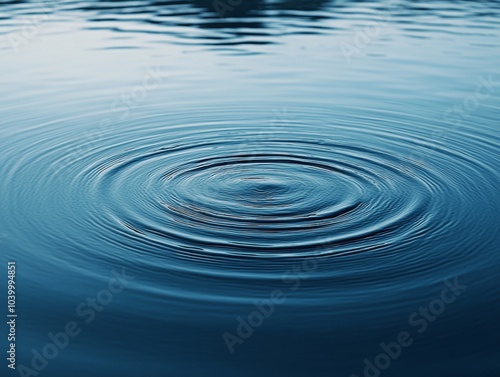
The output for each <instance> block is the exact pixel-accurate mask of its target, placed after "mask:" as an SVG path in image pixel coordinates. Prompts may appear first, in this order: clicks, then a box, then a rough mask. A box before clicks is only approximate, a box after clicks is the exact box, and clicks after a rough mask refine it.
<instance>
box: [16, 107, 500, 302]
mask: <svg viewBox="0 0 500 377" xmlns="http://www.w3.org/2000/svg"><path fill="white" fill-rule="evenodd" d="M297 109H298V110H297V111H296V112H297V114H298V116H297V119H294V120H291V121H289V122H287V123H286V124H283V125H280V126H278V127H271V128H269V120H268V119H266V118H265V117H264V116H262V117H260V118H259V117H258V116H256V115H255V114H256V113H257V112H256V111H250V110H249V111H247V112H242V111H238V112H236V111H230V110H229V109H219V110H218V111H216V110H213V109H206V108H205V109H200V110H199V111H197V112H194V113H192V114H191V115H190V116H189V117H186V113H185V112H179V113H178V114H175V113H174V114H169V116H168V117H167V116H164V115H162V114H159V115H156V116H154V117H141V116H138V118H137V120H136V121H130V122H129V124H128V126H129V127H128V128H127V129H126V130H123V132H121V133H117V132H116V130H111V132H105V131H104V132H102V134H101V135H100V137H99V139H97V140H93V141H92V142H89V143H87V144H84V145H83V146H80V148H78V149H72V148H71V146H70V145H68V144H60V145H56V146H55V147H53V148H52V149H51V150H48V151H46V153H45V154H36V153H31V152H30V148H31V144H30V145H28V144H27V145H26V160H25V161H24V160H21V161H19V162H18V167H17V170H16V174H17V178H18V179H22V178H20V177H23V176H27V177H31V178H30V179H33V177H35V178H36V179H37V180H38V182H39V183H38V185H37V187H38V189H39V195H40V196H42V195H43V197H44V199H43V201H39V202H36V200H37V198H33V200H32V201H30V200H28V201H26V200H25V201H24V203H23V204H20V205H19V206H18V207H19V210H28V207H31V208H32V207H34V206H37V208H39V211H40V212H41V213H44V214H45V216H46V220H47V221H46V224H48V225H47V227H46V229H44V230H43V231H44V232H45V234H46V235H48V236H50V237H51V238H52V240H60V239H68V240H72V241H73V242H74V245H71V246H70V247H68V245H65V246H64V248H62V250H63V251H61V252H59V251H57V250H55V251H54V255H53V256H52V258H56V259H60V260H64V261H65V262H66V263H70V264H71V263H73V262H74V265H75V266H77V265H78V263H82V260H85V259H88V260H89V261H92V260H96V259H98V260H100V261H101V262H102V266H106V265H116V264H118V263H119V264H123V263H131V264H133V265H134V268H137V269H143V270H144V271H149V273H150V274H151V279H152V280H154V279H155V278H154V276H156V279H157V278H161V276H162V275H163V274H165V273H167V274H170V276H171V278H172V276H173V274H175V275H178V274H183V276H184V277H183V279H184V278H185V279H188V278H191V279H192V278H194V276H196V278H197V279H209V277H218V278H224V277H225V278H227V280H226V282H227V283H228V284H230V285H231V286H233V287H235V288H236V287H240V289H244V290H245V289H248V288H249V286H248V283H249V281H251V282H253V283H256V284H257V282H263V281H268V280H273V281H281V279H282V276H283V273H284V272H286V271H288V270H289V269H290V268H294V267H295V266H297V265H299V266H300V265H301V263H303V262H304V261H308V260H309V261H311V260H313V261H314V262H313V263H315V264H317V266H318V268H317V269H315V270H314V271H313V272H310V273H309V274H308V279H309V280H308V281H309V282H311V284H312V287H314V289H318V287H321V284H322V283H326V282H327V281H328V279H333V280H334V281H341V282H342V284H344V285H345V284H354V285H357V286H359V285H362V286H365V288H366V284H368V283H369V282H371V283H370V284H371V285H372V286H373V287H376V286H377V284H384V282H389V281H390V282H391V284H396V282H398V281H399V282H400V283H401V285H405V284H407V283H408V281H411V280H414V279H415V278H416V277H417V276H418V274H419V271H432V270H435V271H438V270H439V271H440V272H439V273H436V276H437V278H438V279H441V277H442V276H449V275H453V274H455V272H454V271H462V272H463V271H464V269H467V268H477V264H484V263H487V261H488V258H489V256H487V257H485V256H484V255H483V256H481V255H480V254H477V253H474V250H476V249H477V247H480V245H478V244H477V243H475V241H474V239H475V238H474V237H475V235H477V234H481V235H482V237H483V240H486V239H489V238H491V237H490V236H488V235H487V234H485V233H484V232H485V230H484V229H483V228H482V227H481V222H478V221H476V220H475V219H477V208H480V207H482V208H483V209H482V210H481V216H482V217H483V218H488V217H489V216H494V212H495V208H494V207H491V208H485V207H484V205H483V204H484V203H486V202H487V200H488V195H489V194H488V193H489V192H491V191H492V190H493V188H492V187H490V186H489V185H491V184H492V183H491V182H493V181H494V180H491V179H490V180H489V181H488V182H486V181H485V180H482V177H484V176H488V175H490V177H494V176H495V173H494V170H493V168H492V167H491V166H490V165H489V164H488V163H485V162H483V161H482V160H481V157H480V156H482V155H483V154H484V151H485V150H491V151H493V148H492V145H491V143H490V141H488V138H490V137H491V136H488V138H486V137H485V138H476V139H471V140H470V141H468V142H467V143H464V144H463V145H462V144H461V143H462V142H463V141H464V139H462V138H460V139H457V140H456V141H450V142H448V143H446V144H445V143H439V142H436V143H430V142H429V138H428V134H429V131H428V130H427V129H425V127H422V126H421V119H419V118H418V117H410V116H407V115H406V116H402V115H399V116H398V117H395V116H394V114H379V113H377V112H376V111H368V110H363V109H357V110H356V112H357V113H359V114H360V115H359V116H356V117H354V116H350V117H344V118H342V119H340V118H338V115H336V114H337V113H336V112H335V111H333V110H332V109H325V108H316V109H309V110H307V109H301V108H299V107H297ZM352 112H353V113H354V112H355V111H354V110H353V111H352ZM220 114H223V118H224V120H223V121H221V120H220V118H221V115H220ZM167 118H168V119H169V123H168V124H164V123H163V122H164V119H167ZM391 118H394V120H391ZM382 119H383V120H384V122H385V123H386V125H384V124H383V123H381V120H382ZM325 120H329V121H328V122H326V124H325ZM419 125H420V126H419ZM417 126H419V127H417ZM395 131H397V132H395ZM40 132H42V127H41V128H40ZM35 136H37V135H35ZM39 137H40V138H42V140H44V139H43V138H45V139H47V140H49V141H50V143H51V144H52V145H54V144H55V143H54V142H53V140H58V139H64V138H63V137H62V135H61V131H60V130H59V129H58V128H54V131H53V133H47V132H45V133H44V134H43V136H42V135H39ZM464 146H466V147H467V148H464ZM61 150H72V151H73V153H72V154H69V155H68V154H63V153H61V152H60V151H61ZM49 160H50V162H49V163H47V161H49ZM41 161H45V162H44V163H45V164H46V165H54V166H57V167H58V169H56V171H55V173H54V174H51V175H48V176H43V177H42V176H41V175H40V172H34V171H33V169H32V168H31V166H35V165H36V164H40V163H41ZM12 195H14V193H12ZM15 195H19V196H23V197H24V198H26V195H23V193H22V192H19V193H16V194H15ZM11 201H12V202H18V203H21V202H20V201H19V200H18V199H16V198H15V197H12V198H11ZM61 203H64V204H65V205H61ZM23 206H24V207H23ZM25 207H26V208H25ZM54 224H56V225H54ZM57 224H59V226H57ZM18 226H19V227H22V226H23V224H18ZM37 226H38V227H42V226H43V225H40V224H38V225H37ZM62 230H64V233H65V236H64V237H62V236H61V233H60V232H61V231H62ZM458 233H460V234H461V237H462V239H461V243H460V249H457V248H456V247H450V246H449V245H450V244H452V243H454V242H455V238H456V234H458ZM52 242H55V241H52ZM102 250H105V252H102ZM82 253H84V255H82ZM72 261H73V262H72ZM465 261H467V263H466V264H464V263H465ZM422 266H425V269H423V267H422ZM156 274H159V275H156ZM374 276H377V279H376V282H377V283H376V284H374V283H373V281H374V280H373V279H374V278H373V277H374ZM172 279H173V278H172ZM314 279H317V281H316V283H313V281H314ZM320 282H322V283H320ZM151 284H152V283H147V284H146V286H145V289H151V287H152V286H153V285H151ZM258 284H260V283H258ZM181 285H182V284H180V283H179V285H178V286H176V288H175V289H174V290H175V291H176V292H177V291H179V292H181V291H182V288H181ZM185 286H187V287H189V286H190V285H189V284H187V285H185ZM223 286H224V285H223ZM199 288H200V289H202V288H201V287H199ZM203 289H205V287H203ZM210 289H211V293H212V294H213V295H215V296H216V297H219V296H220V295H221V294H222V292H224V293H223V294H224V295H229V294H235V295H236V294H237V293H236V290H235V291H234V292H233V293H230V292H232V291H231V290H230V289H228V287H225V288H224V289H222V288H220V287H217V286H211V288H210ZM374 289H375V288H374ZM358 292H359V294H361V293H363V292H365V291H363V290H360V291H358ZM170 293H172V292H170ZM317 293H318V294H319V295H321V290H319V291H318V292H317ZM345 294H346V295H347V294H350V295H353V294H354V293H353V292H349V291H345ZM206 297H207V296H206ZM206 297H205V298H206ZM249 297H251V295H250V294H249Z"/></svg>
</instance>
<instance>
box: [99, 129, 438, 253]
mask: <svg viewBox="0 0 500 377" xmlns="http://www.w3.org/2000/svg"><path fill="white" fill-rule="evenodd" d="M202 140H203V142H200V141H201V140H200V139H198V138H194V139H193V140H190V141H188V142H184V143H182V144H180V145H177V146H174V147H171V148H160V149H153V150H144V149H139V150H137V151H133V150H132V151H129V152H127V154H126V155H122V156H116V157H114V158H113V159H112V160H110V161H108V162H106V163H104V164H102V163H101V164H100V165H99V166H97V167H94V171H95V172H98V175H97V177H96V180H95V182H94V184H95V185H96V189H97V190H99V191H100V192H101V194H102V195H103V198H102V201H101V202H103V203H108V205H109V208H110V212H111V213H112V214H114V215H115V216H116V219H117V220H118V221H120V222H121V223H122V224H123V225H124V226H126V227H128V229H130V230H131V231H134V232H136V233H137V234H140V235H143V237H144V239H145V240H148V241H152V240H154V242H155V243H156V244H157V246H158V247H159V248H160V249H161V250H162V252H164V253H169V252H170V253H171V252H174V253H175V252H176V250H177V249H179V248H180V249H181V250H186V249H191V250H197V251H198V252H199V253H207V254H227V255H230V256H231V255H238V256H249V257H250V256H251V257H255V258H271V257H272V258H279V257H288V256H307V255H309V254H312V253H320V254H322V253H329V254H330V253H331V254H341V253H352V252H358V251H368V250H371V249H376V248H378V247H381V246H383V245H387V244H389V243H392V242H394V241H396V240H399V239H401V238H405V237H408V236H409V235H410V234H411V233H414V232H417V231H418V230H419V229H421V228H422V227H423V226H425V224H426V222H427V220H428V216H426V214H428V213H429V211H428V210H427V208H426V207H427V206H428V204H429V199H430V194H431V192H430V190H429V189H430V188H431V185H432V181H430V180H429V181H426V180H425V177H423V178H422V177H414V176H411V175H409V174H406V173H405V172H403V171H401V170H400V169H398V168H397V167H396V162H395V161H394V159H393V157H391V156H389V155H384V154H383V153H381V152H378V153H377V152H374V151H369V150H366V149H363V148H352V147H349V146H347V145H341V144H330V143H322V144H321V145H318V144H317V142H315V141H309V140H307V139H296V140H293V139H291V138H290V136H289V139H287V140H286V141H284V140H279V139H276V140H273V139H269V140H266V141H265V142H263V141H261V142H260V143H259V144H256V145H252V144H251V143H250V144H247V145H242V144H240V143H239V142H238V141H237V140H236V141H221V140H220V139H218V138H214V139H212V140H210V138H209V137H208V136H204V137H203V139H202ZM245 148H247V149H248V150H249V151H252V153H248V152H247V153H245V152H244V149H245ZM409 192H411V193H412V195H408V193H409ZM123 198H127V200H123ZM326 245H327V246H328V247H327V248H325V246H326Z"/></svg>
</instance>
